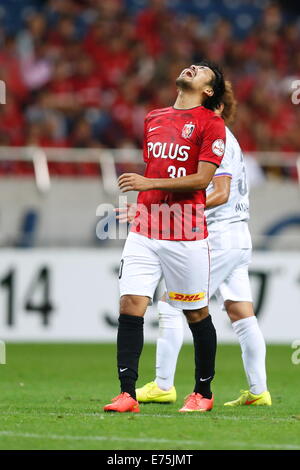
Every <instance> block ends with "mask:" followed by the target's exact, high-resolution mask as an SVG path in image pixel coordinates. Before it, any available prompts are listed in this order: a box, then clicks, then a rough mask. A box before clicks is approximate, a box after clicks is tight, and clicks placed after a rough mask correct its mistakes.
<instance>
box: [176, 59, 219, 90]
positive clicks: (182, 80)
mask: <svg viewBox="0 0 300 470" xmlns="http://www.w3.org/2000/svg"><path fill="white" fill-rule="evenodd" d="M214 78H215V74H214V72H213V71H212V70H211V69H210V68H209V67H206V66H204V65H191V66H190V67H189V68H186V69H184V70H183V71H182V72H181V74H180V75H179V77H178V78H177V80H176V84H177V86H178V87H179V88H182V89H186V90H188V89H189V90H194V91H199V92H203V91H205V89H207V88H209V87H210V83H211V82H212V80H213V79H214Z"/></svg>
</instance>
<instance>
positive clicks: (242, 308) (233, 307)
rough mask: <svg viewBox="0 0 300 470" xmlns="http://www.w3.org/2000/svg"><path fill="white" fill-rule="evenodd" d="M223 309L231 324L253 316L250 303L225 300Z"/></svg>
mask: <svg viewBox="0 0 300 470" xmlns="http://www.w3.org/2000/svg"><path fill="white" fill-rule="evenodd" d="M225 308H226V312H227V314H228V316H229V318H230V320H231V322H232V323H234V322H236V321H238V320H243V319H244V318H248V317H253V316H254V310H253V304H252V302H240V301H239V302H236V301H233V300H226V302H225Z"/></svg>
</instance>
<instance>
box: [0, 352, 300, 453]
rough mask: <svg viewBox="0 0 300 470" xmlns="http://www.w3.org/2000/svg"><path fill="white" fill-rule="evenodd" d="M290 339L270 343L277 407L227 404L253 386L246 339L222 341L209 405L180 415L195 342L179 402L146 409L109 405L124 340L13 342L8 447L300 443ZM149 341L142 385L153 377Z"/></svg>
mask: <svg viewBox="0 0 300 470" xmlns="http://www.w3.org/2000/svg"><path fill="white" fill-rule="evenodd" d="M292 352H293V350H292V349H291V348H290V347H289V346H269V347H268V372H269V389H270V391H271V394H272V398H273V406H272V407H268V408H265V407H241V408H230V409H228V408H225V407H224V406H223V403H224V402H225V401H227V400H230V399H234V398H236V397H237V396H238V395H239V391H240V389H242V388H246V381H245V378H244V373H243V368H242V363H241V358H240V350H239V347H238V346H233V345H230V346H229V345H226V346H225V345H219V347H218V356H217V369H216V378H215V380H214V384H213V390H214V393H215V407H214V409H213V410H212V412H210V413H204V414H191V415H189V414H184V415H183V414H179V413H178V411H177V410H178V409H179V408H180V406H181V405H182V403H183V399H184V396H185V395H187V394H188V393H190V392H191V391H192V386H193V349H192V346H191V345H185V346H184V347H183V349H182V351H181V354H180V358H179V364H178V369H177V375H176V387H177V392H178V400H177V403H175V404H172V405H159V404H148V405H141V413H140V414H131V413H124V414H116V413H112V414H110V413H106V414H105V413H103V412H102V407H103V405H105V404H106V403H108V402H109V401H110V399H111V398H112V397H113V396H115V395H116V394H117V393H118V391H119V385H118V381H117V378H116V365H115V346H114V345H109V344H107V345H105V344H99V345H95V344H53V345H51V344H44V345H41V344H8V345H7V361H8V363H7V365H3V366H0V422H1V426H0V449H2V450H3V449H50V450H51V449H108V450H121V449H122V450H123V449H126V450H127V449H128V450H140V449H149V450H159V449H167V450H177V449H183V450H187V449H190V450H191V449H193V450H197V449H268V450H269V449H274V450H277V449H300V406H299V405H300V399H299V378H300V365H298V366H296V365H293V364H292V362H291V354H292ZM154 358H155V347H154V345H145V347H144V351H143V354H142V358H141V362H140V377H139V382H138V385H143V384H144V383H145V382H147V381H150V380H152V379H153V374H154Z"/></svg>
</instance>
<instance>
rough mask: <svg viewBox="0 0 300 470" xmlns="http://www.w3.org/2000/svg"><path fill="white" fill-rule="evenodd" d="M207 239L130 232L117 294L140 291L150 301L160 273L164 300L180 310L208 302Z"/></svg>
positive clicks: (194, 307)
mask: <svg viewBox="0 0 300 470" xmlns="http://www.w3.org/2000/svg"><path fill="white" fill-rule="evenodd" d="M209 266H210V260H209V249H208V241H207V239H205V240H197V241H170V240H156V239H150V238H147V237H145V236H143V235H139V234H137V233H133V232H130V233H129V235H128V238H127V240H126V243H125V246H124V250H123V255H122V260H121V264H120V272H119V283H120V295H121V296H123V295H142V296H146V297H149V299H150V301H152V298H153V295H154V292H155V289H156V287H157V285H158V283H159V281H160V279H161V277H164V280H165V283H166V290H167V301H168V303H170V304H171V305H173V306H174V307H177V308H179V309H183V310H196V309H199V308H203V307H205V306H207V304H208V288H209V269H210V268H209Z"/></svg>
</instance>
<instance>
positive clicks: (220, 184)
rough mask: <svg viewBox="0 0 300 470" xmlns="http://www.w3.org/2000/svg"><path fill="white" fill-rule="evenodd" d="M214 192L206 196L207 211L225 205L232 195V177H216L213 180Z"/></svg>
mask: <svg viewBox="0 0 300 470" xmlns="http://www.w3.org/2000/svg"><path fill="white" fill-rule="evenodd" d="M212 184H213V188H214V189H213V191H212V192H211V193H209V194H208V195H207V196H206V209H210V208H211V207H215V206H220V205H221V204H225V203H226V202H227V201H228V199H229V195H230V185H231V176H229V175H220V176H219V175H216V176H215V177H214V178H213V180H212Z"/></svg>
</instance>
